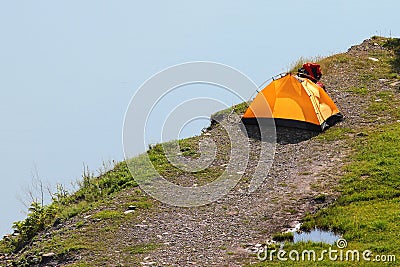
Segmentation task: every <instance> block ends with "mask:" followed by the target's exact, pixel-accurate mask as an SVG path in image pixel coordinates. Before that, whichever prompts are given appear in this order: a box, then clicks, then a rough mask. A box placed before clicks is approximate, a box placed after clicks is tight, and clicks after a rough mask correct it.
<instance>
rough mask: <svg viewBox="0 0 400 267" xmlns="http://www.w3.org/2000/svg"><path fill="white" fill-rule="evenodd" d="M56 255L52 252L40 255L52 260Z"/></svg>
mask: <svg viewBox="0 0 400 267" xmlns="http://www.w3.org/2000/svg"><path fill="white" fill-rule="evenodd" d="M55 255H56V253H54V252H50V253H45V254H43V255H42V257H43V258H52V257H54V256H55Z"/></svg>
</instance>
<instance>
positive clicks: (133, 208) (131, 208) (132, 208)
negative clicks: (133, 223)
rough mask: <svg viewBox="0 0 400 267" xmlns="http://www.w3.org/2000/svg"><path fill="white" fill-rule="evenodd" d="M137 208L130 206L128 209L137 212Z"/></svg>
mask: <svg viewBox="0 0 400 267" xmlns="http://www.w3.org/2000/svg"><path fill="white" fill-rule="evenodd" d="M136 208H137V207H136V206H133V205H130V206H129V207H128V210H135V209H136Z"/></svg>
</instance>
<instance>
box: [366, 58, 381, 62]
mask: <svg viewBox="0 0 400 267" xmlns="http://www.w3.org/2000/svg"><path fill="white" fill-rule="evenodd" d="M368 59H369V60H372V61H374V62H377V61H379V59H377V58H374V57H369V58H368Z"/></svg>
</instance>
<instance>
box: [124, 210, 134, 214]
mask: <svg viewBox="0 0 400 267" xmlns="http://www.w3.org/2000/svg"><path fill="white" fill-rule="evenodd" d="M133 212H135V211H134V210H126V211H124V214H129V213H133Z"/></svg>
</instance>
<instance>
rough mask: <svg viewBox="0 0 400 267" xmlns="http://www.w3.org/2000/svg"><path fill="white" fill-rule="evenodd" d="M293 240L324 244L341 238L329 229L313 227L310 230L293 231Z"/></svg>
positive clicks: (295, 241)
mask: <svg viewBox="0 0 400 267" xmlns="http://www.w3.org/2000/svg"><path fill="white" fill-rule="evenodd" d="M293 236H294V238H293V242H294V243H297V242H307V241H311V242H315V243H320V242H322V243H326V244H331V245H333V244H335V242H336V241H337V240H338V239H339V238H341V236H340V235H337V234H335V233H334V232H331V231H323V230H320V229H317V228H316V229H314V230H312V231H310V232H293Z"/></svg>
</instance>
